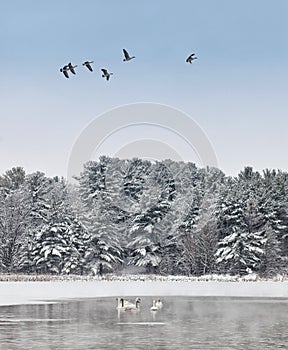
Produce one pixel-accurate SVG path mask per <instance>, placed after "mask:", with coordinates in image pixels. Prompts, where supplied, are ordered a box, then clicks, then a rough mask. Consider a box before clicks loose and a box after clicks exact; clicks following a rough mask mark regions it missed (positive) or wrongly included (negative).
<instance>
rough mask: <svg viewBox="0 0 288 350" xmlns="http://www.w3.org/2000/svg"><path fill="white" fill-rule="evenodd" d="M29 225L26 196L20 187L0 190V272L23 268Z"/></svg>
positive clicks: (16, 270)
mask: <svg viewBox="0 0 288 350" xmlns="http://www.w3.org/2000/svg"><path fill="white" fill-rule="evenodd" d="M30 225H31V220H30V207H29V200H28V199H27V194H26V193H25V191H23V189H22V188H21V187H19V188H17V187H16V189H9V190H8V191H7V188H2V189H0V246H1V249H0V271H3V272H19V271H21V270H22V269H23V268H24V265H25V260H26V255H27V250H28V249H27V244H28V234H27V232H28V230H29V228H30Z"/></svg>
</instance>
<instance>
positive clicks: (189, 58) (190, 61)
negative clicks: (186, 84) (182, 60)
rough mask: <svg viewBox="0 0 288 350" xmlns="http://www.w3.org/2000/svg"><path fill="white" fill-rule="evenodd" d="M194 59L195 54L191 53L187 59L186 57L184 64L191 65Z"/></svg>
mask: <svg viewBox="0 0 288 350" xmlns="http://www.w3.org/2000/svg"><path fill="white" fill-rule="evenodd" d="M196 59H197V57H196V56H195V53H192V54H191V55H190V56H189V57H187V59H186V62H188V63H192V61H193V60H196Z"/></svg>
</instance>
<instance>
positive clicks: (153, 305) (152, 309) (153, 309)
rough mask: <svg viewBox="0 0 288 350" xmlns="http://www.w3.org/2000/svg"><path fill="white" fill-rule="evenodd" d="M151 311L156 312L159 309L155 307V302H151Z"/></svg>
mask: <svg viewBox="0 0 288 350" xmlns="http://www.w3.org/2000/svg"><path fill="white" fill-rule="evenodd" d="M150 310H151V311H158V310H159V308H158V307H157V306H156V300H153V301H152V306H151V307H150Z"/></svg>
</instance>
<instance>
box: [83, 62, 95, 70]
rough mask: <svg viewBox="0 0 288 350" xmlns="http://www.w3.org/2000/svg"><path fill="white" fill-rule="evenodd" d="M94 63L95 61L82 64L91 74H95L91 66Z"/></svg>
mask: <svg viewBox="0 0 288 350" xmlns="http://www.w3.org/2000/svg"><path fill="white" fill-rule="evenodd" d="M92 63H94V61H85V62H84V63H82V65H83V66H85V67H87V68H88V69H89V70H90V72H93V69H92V66H91V64H92Z"/></svg>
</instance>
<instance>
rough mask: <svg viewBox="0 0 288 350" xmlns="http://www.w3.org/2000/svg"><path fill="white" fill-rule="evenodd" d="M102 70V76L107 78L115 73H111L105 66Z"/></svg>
mask: <svg viewBox="0 0 288 350" xmlns="http://www.w3.org/2000/svg"><path fill="white" fill-rule="evenodd" d="M101 71H102V72H103V74H102V78H106V80H109V79H110V76H111V75H113V73H109V72H108V70H107V69H105V68H102V69H101Z"/></svg>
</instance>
